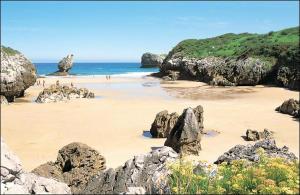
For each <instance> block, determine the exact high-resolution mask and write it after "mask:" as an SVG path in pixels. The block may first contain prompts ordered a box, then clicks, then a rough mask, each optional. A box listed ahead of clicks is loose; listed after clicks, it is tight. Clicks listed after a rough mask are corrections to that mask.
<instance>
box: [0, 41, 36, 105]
mask: <svg viewBox="0 0 300 195" xmlns="http://www.w3.org/2000/svg"><path fill="white" fill-rule="evenodd" d="M35 81H36V70H35V67H34V65H33V64H32V63H31V62H30V61H29V60H28V59H27V58H26V57H25V56H24V55H23V54H21V53H20V52H18V51H16V50H13V49H11V48H8V47H3V46H1V92H0V95H3V96H5V97H6V99H7V100H8V102H13V101H14V98H15V97H20V96H22V95H24V91H25V90H26V89H27V88H29V87H30V86H32V85H34V83H35Z"/></svg>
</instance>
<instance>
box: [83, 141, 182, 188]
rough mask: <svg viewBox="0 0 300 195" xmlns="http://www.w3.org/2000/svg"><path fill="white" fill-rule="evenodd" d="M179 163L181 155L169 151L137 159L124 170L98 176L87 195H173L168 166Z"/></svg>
mask: <svg viewBox="0 0 300 195" xmlns="http://www.w3.org/2000/svg"><path fill="white" fill-rule="evenodd" d="M176 159H178V154H177V153H176V152H175V151H174V150H172V148H169V147H162V148H160V149H157V150H153V151H151V152H150V153H147V154H145V155H138V156H135V157H134V158H133V159H130V160H128V161H126V163H125V164H124V165H123V166H120V167H118V168H116V169H108V170H107V171H105V172H102V173H100V174H98V175H96V176H94V177H93V178H92V179H91V180H90V181H89V182H88V185H87V187H86V188H85V189H83V190H82V191H81V193H83V194H119V193H129V194H132V193H135V192H139V193H144V192H146V193H147V194H152V193H153V194H165V193H170V187H169V185H168V176H169V175H170V173H171V172H170V170H169V169H168V167H167V166H168V164H170V163H171V162H174V161H175V160H176Z"/></svg>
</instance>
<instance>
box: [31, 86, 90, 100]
mask: <svg viewBox="0 0 300 195" xmlns="http://www.w3.org/2000/svg"><path fill="white" fill-rule="evenodd" d="M94 97H95V95H94V93H93V92H90V91H89V90H88V89H86V88H80V89H78V88H76V87H68V86H60V85H51V86H50V87H49V88H45V89H44V90H43V91H42V92H40V93H39V95H38V97H37V99H36V100H35V101H36V102H37V103H49V102H59V101H67V100H71V99H76V98H94Z"/></svg>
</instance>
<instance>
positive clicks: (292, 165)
mask: <svg viewBox="0 0 300 195" xmlns="http://www.w3.org/2000/svg"><path fill="white" fill-rule="evenodd" d="M259 153H260V160H259V162H258V163H253V164H249V162H247V161H246V160H236V161H233V162H232V163H231V164H227V163H222V164H220V165H218V167H217V170H218V171H217V173H216V175H214V176H210V175H209V174H208V173H207V171H205V170H203V171H199V170H198V172H194V168H195V167H194V166H193V165H192V163H191V162H190V161H183V160H182V159H181V160H179V162H175V163H173V164H171V165H170V169H171V171H172V174H171V176H170V178H169V183H170V187H171V190H172V193H175V194H297V193H299V161H294V162H288V161H286V160H285V159H282V158H269V157H267V156H266V155H265V154H264V152H263V150H262V149H261V150H260V151H259ZM211 169H212V168H211V167H208V170H211Z"/></svg>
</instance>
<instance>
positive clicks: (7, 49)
mask: <svg viewBox="0 0 300 195" xmlns="http://www.w3.org/2000/svg"><path fill="white" fill-rule="evenodd" d="M2 50H3V51H4V52H5V53H7V55H10V56H12V55H15V54H19V53H20V52H19V51H17V50H14V49H12V48H10V47H5V46H2V45H1V51H2Z"/></svg>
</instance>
